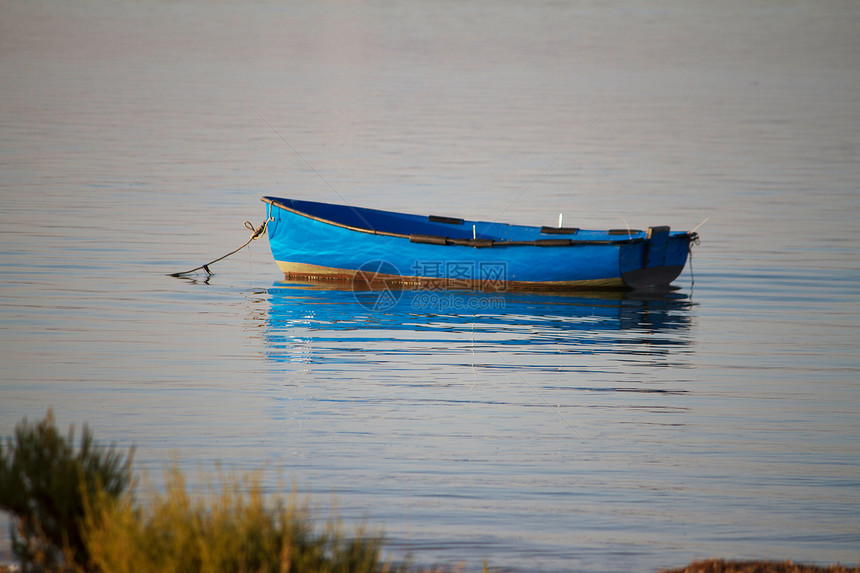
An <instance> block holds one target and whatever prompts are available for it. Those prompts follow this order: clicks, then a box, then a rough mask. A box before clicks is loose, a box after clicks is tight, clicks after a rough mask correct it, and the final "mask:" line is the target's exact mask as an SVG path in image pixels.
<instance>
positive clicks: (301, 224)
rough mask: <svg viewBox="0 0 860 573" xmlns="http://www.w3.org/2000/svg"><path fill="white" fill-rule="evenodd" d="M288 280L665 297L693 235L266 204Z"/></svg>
mask: <svg viewBox="0 0 860 573" xmlns="http://www.w3.org/2000/svg"><path fill="white" fill-rule="evenodd" d="M262 200H263V201H264V202H266V203H267V210H268V213H267V215H268V216H267V219H268V225H267V231H268V235H269V245H270V246H271V249H272V255H273V256H274V258H275V262H276V263H277V265H278V267H279V268H280V269H281V271H283V273H284V276H285V278H286V279H287V280H307V281H327V280H335V281H352V282H353V285H357V284H361V285H365V286H367V287H368V288H374V287H375V286H380V285H381V286H384V287H385V288H389V287H399V288H411V287H413V286H414V287H420V288H430V289H438V290H448V289H480V290H488V291H504V290H519V289H524V290H592V289H637V290H639V289H655V290H659V289H667V288H670V283H671V282H672V281H673V280H675V279H676V278H677V277H678V275H680V274H681V271H682V270H683V269H684V265H685V264H686V262H687V255H688V253H689V250H690V245H691V243H692V242H695V241H697V240H698V235H697V234H696V233H695V232H678V231H670V229H669V227H665V226H660V227H649V228H648V229H647V230H646V231H640V230H631V229H610V230H604V231H596V230H585V229H580V228H574V227H530V226H524V225H509V224H505V223H492V222H487V221H467V220H463V219H458V218H454V217H441V216H434V215H430V216H421V215H410V214H405V213H396V212H392V211H382V210H378V209H368V208H361V207H352V206H348V205H337V204H331V203H319V202H315V201H303V200H297V199H283V198H278V197H263V198H262Z"/></svg>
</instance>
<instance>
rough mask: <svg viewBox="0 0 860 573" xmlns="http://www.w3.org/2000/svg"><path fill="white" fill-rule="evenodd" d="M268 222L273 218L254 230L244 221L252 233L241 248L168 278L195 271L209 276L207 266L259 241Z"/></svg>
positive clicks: (251, 224) (209, 272) (252, 226)
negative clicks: (252, 242) (204, 272)
mask: <svg viewBox="0 0 860 573" xmlns="http://www.w3.org/2000/svg"><path fill="white" fill-rule="evenodd" d="M269 221H274V217H271V216H270V217H269V218H268V219H266V220H265V221H263V224H262V225H260V226H259V227H257V228H256V229H255V228H254V224H253V223H251V221H245V228H246V229H248V230H249V231H252V233H251V237H250V238H249V239H248V240H247V241H245V244H243V245H242V246H241V247H239V248H238V249H234V250H232V251H230V252H229V253H227V254H226V255H224V256H222V257H218V258H217V259H215V260H214V261H209V262H208V263H206V264H205V265H200V266H199V267H194V268H193V269H191V270H187V271H184V272H181V273H171V274H170V275H169V276H171V277H183V276H185V275H190V274H192V273H196V272H197V271H201V270H202V271H206V274H207V275H211V274H212V271H211V270H209V265H211V264H213V263H217V262H218V261H222V260H224V259H226V258H227V257H229V256H230V255H235V254H236V253H238V252H239V251H241V250H242V249H244V248H245V247H247V246H248V245H249V244H251V241H254V240H256V239H259V238H260V237H261V236H262V235H263V233H265V232H266V227H267V226H268V225H269Z"/></svg>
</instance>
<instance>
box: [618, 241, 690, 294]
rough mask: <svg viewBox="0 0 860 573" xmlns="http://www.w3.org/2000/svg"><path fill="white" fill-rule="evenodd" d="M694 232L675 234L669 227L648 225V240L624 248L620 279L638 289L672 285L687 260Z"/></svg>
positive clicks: (661, 288) (656, 288)
mask: <svg viewBox="0 0 860 573" xmlns="http://www.w3.org/2000/svg"><path fill="white" fill-rule="evenodd" d="M695 239H696V234H695V233H685V232H678V233H672V232H671V231H670V229H669V227H666V226H660V227H649V228H648V231H647V234H646V239H645V240H644V241H638V242H635V243H629V244H626V245H623V246H622V247H621V256H620V264H621V278H622V280H623V281H624V284H625V285H627V286H628V287H630V288H632V289H635V290H663V289H668V288H670V284H671V283H672V281H673V280H675V279H676V278H678V276H680V274H681V272H682V271H683V270H684V265H685V264H686V263H687V255H688V254H689V251H690V243H691V242H692V241H694V240H695Z"/></svg>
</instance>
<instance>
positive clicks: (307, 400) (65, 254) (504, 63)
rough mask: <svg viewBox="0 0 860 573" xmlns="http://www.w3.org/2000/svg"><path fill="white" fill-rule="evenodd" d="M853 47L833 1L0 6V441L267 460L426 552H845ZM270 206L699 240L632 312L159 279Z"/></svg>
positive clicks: (852, 23)
mask: <svg viewBox="0 0 860 573" xmlns="http://www.w3.org/2000/svg"><path fill="white" fill-rule="evenodd" d="M858 29H860V6H858V4H857V3H856V2H851V1H846V2H839V1H833V2H826V3H821V2H793V3H786V2H782V1H777V0H772V1H755V0H754V1H752V2H750V1H743V2H740V1H737V2H735V1H728V2H719V3H713V2H687V3H676V4H671V3H670V4H666V3H663V2H657V1H654V0H641V1H637V0H633V1H631V2H623V3H622V2H618V3H614V2H600V3H597V2H588V1H582V2H579V1H574V2H564V3H558V2H499V1H492V2H490V1H481V0H476V1H469V2H425V1H420V0H404V1H403V2H397V3H382V2H369V3H367V2H366V3H351V2H337V1H334V0H332V1H328V0H325V1H323V2H297V3H283V4H281V3H268V4H267V3H262V2H260V3H246V2H229V1H226V0H225V1H213V2H210V1H206V2H203V1H199V0H188V1H177V2H160V1H151V0H135V1H122V0H120V1H117V2H114V1H111V2H108V1H102V0H92V1H89V0H82V1H80V2H75V3H67V2H52V1H43V0H27V1H24V0H20V1H18V0H11V1H10V0H0V200H2V204H0V301H2V305H1V306H0V433H2V434H3V435H7V434H9V432H10V431H11V430H12V428H13V427H14V425H15V424H16V423H17V422H18V421H19V420H20V419H21V418H23V417H25V416H26V417H28V418H30V419H35V418H39V417H41V416H43V415H44V412H45V410H46V409H47V408H48V407H51V406H52V407H53V408H54V411H55V414H56V416H57V418H58V421H59V423H60V424H61V425H62V426H66V425H67V424H70V423H76V424H80V423H82V422H88V423H89V424H90V426H91V427H92V428H93V430H94V432H95V434H96V436H97V437H98V438H100V439H102V440H106V441H110V440H115V441H117V442H118V443H119V444H120V445H123V446H127V445H132V444H134V445H136V446H137V455H136V461H137V465H138V468H139V469H141V470H144V471H148V472H151V473H154V474H158V473H159V472H160V470H161V468H162V467H163V466H164V464H165V462H166V461H167V460H169V459H170V456H171V455H172V454H173V453H176V454H177V455H178V456H179V458H181V460H182V461H183V463H184V464H185V466H186V467H187V468H189V470H190V471H192V472H193V471H195V470H196V468H198V467H202V468H204V469H206V468H211V467H212V465H213V464H214V462H215V461H221V462H223V463H224V464H226V465H228V466H229V467H235V468H239V469H257V468H260V467H261V466H263V465H264V464H267V467H269V468H270V469H271V473H272V477H271V478H270V479H271V480H272V483H275V481H276V479H277V478H276V477H275V475H274V474H277V473H279V474H280V475H281V476H285V477H287V478H288V479H289V480H295V482H296V483H298V484H299V485H300V486H301V487H303V488H305V489H307V490H310V491H312V492H313V493H315V494H317V495H318V497H319V499H320V503H322V504H324V505H325V504H327V503H328V502H329V500H330V499H331V498H332V497H334V498H335V499H336V503H337V506H338V508H339V512H340V514H341V515H342V516H343V517H344V518H345V519H346V520H347V521H349V522H353V521H357V520H361V519H362V518H367V519H368V521H369V522H370V523H371V524H372V525H373V526H375V527H377V526H378V527H381V528H384V530H385V531H386V532H387V535H388V538H389V540H390V544H389V546H388V547H389V552H390V554H391V555H392V556H393V557H402V556H404V555H406V554H409V553H411V554H412V555H413V557H414V558H415V560H416V561H417V562H418V563H456V562H458V561H465V562H466V564H467V566H468V567H469V568H470V569H477V568H478V567H479V566H480V564H481V562H482V561H483V560H484V559H485V558H486V559H488V560H489V562H490V564H491V565H492V566H496V567H499V568H501V569H503V570H512V571H518V572H526V571H544V572H561V571H583V572H602V571H607V572H609V571H621V570H636V571H656V570H657V569H658V568H660V567H669V566H679V565H682V564H684V563H686V562H687V561H689V560H690V559H693V558H704V557H710V556H720V557H726V558H768V557H774V558H780V559H783V558H789V559H795V560H806V561H822V562H833V561H842V562H843V563H857V562H858V561H860V549H858V548H860V415H858V414H860V357H858V355H860V353H858V350H860V348H858V342H857V335H858V326H860V297H858V294H860V292H858V291H860V288H858V280H860V216H858V214H860V167H858V165H860V161H858V149H860V96H858V94H860V59H858V58H857V54H858V53H860V35H858V34H857V30H858ZM262 195H282V196H286V197H295V198H306V199H314V200H323V201H337V202H347V203H351V204H354V205H361V206H368V207H378V208H390V209H395V210H399V209H402V210H407V211H411V212H418V213H435V214H441V215H451V216H458V217H466V218H481V219H490V220H501V221H509V222H516V223H523V224H538V225H541V224H554V223H555V222H556V221H557V218H558V213H559V212H563V213H564V215H565V219H564V220H565V224H567V225H572V226H573V225H576V226H584V227H589V226H596V227H613V228H616V227H624V226H625V225H627V224H629V225H630V226H631V227H639V228H642V227H646V226H648V225H661V224H668V225H671V226H672V227H673V228H674V229H691V228H693V227H695V226H697V225H698V224H699V223H701V222H702V221H703V220H705V219H706V218H708V221H707V222H706V223H705V224H704V225H703V226H702V227H701V228H700V233H701V235H702V237H703V241H702V244H701V245H700V246H699V247H697V248H696V249H695V250H694V260H693V268H692V270H693V271H694V273H691V272H690V268H689V267H688V269H687V270H686V271H685V273H684V274H683V275H682V276H681V277H680V278H679V280H678V281H677V283H676V284H677V285H678V286H679V287H681V288H680V290H679V291H677V292H676V293H674V295H673V296H670V297H660V298H651V299H643V298H637V297H630V296H628V297H607V296H604V297H589V296H582V295H578V296H541V295H528V294H516V293H506V294H500V295H492V296H489V295H480V294H470V293H452V294H450V295H446V298H443V299H439V300H438V301H435V302H433V303H432V304H428V301H427V300H426V299H422V298H421V293H414V292H406V293H402V298H401V299H400V302H399V303H398V305H397V306H395V307H394V308H392V309H390V310H388V311H386V312H381V311H373V310H369V309H368V308H366V306H365V305H362V304H361V303H362V302H366V301H362V300H360V299H356V297H355V296H353V293H352V292H350V291H349V290H337V289H320V288H316V287H313V286H308V285H297V284H287V283H283V282H281V280H280V279H281V277H280V276H279V273H278V271H277V268H276V267H275V265H274V263H273V262H272V261H271V255H270V254H269V252H268V246H267V244H266V240H265V239H261V240H260V241H256V242H255V243H253V244H252V246H251V248H249V249H247V250H244V251H242V252H241V253H239V254H237V255H235V256H234V257H233V258H231V259H228V260H227V261H224V262H223V263H219V264H218V265H216V266H215V267H214V270H215V271H216V274H215V275H214V276H212V277H211V278H210V279H209V280H208V281H204V280H203V278H204V277H197V280H181V279H175V278H171V277H168V276H166V275H167V273H171V272H176V271H181V270H185V269H187V268H190V267H194V266H196V265H199V264H202V263H204V262H206V261H208V260H211V259H213V258H215V257H217V256H219V255H221V254H223V253H225V252H228V251H229V250H231V249H233V248H235V247H236V246H238V245H240V244H241V243H242V242H244V241H245V240H246V239H247V237H248V232H247V231H246V230H245V229H244V228H243V226H242V222H243V221H244V220H246V219H248V220H251V221H252V222H254V223H255V224H259V222H261V221H262V219H263V217H264V205H263V204H262V203H260V202H259V197H260V196H262ZM693 274H694V276H693ZM440 301H441V302H440ZM267 479H269V478H267ZM0 525H2V527H3V530H4V533H3V535H4V536H3V537H0V552H2V551H8V546H9V541H8V537H7V536H5V529H6V527H5V523H3V524H0ZM7 555H8V554H7Z"/></svg>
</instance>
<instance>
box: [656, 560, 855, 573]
mask: <svg viewBox="0 0 860 573" xmlns="http://www.w3.org/2000/svg"><path fill="white" fill-rule="evenodd" d="M663 573H860V565H858V566H857V567H844V566H842V565H839V564H836V565H823V566H822V565H807V564H804V563H793V562H791V561H725V560H723V559H708V560H705V561H694V562H693V563H690V564H689V565H687V566H686V567H682V568H680V569H667V570H666V571H663Z"/></svg>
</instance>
